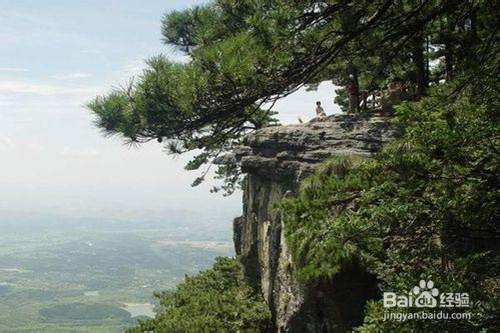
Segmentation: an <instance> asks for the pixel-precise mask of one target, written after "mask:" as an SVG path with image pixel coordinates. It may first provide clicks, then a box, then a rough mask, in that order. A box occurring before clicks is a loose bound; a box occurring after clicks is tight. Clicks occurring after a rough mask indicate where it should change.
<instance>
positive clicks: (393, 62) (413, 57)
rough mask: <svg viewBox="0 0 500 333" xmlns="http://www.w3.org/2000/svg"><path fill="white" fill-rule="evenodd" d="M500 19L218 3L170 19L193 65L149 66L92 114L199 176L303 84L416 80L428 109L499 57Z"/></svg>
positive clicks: (172, 34) (357, 7) (445, 4)
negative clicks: (432, 87) (431, 99)
mask: <svg viewBox="0 0 500 333" xmlns="http://www.w3.org/2000/svg"><path fill="white" fill-rule="evenodd" d="M496 9H497V8H496V7H495V3H494V2H491V1H486V0H480V1H470V0H433V1H424V2H422V1H415V0H397V1H394V0H393V1H387V0H377V1H367V0H365V1H355V2H352V1H318V2H311V1H281V0H276V1H254V0H245V1H235V0H215V1H212V2H210V3H207V4H205V5H203V6H198V7H194V8H191V9H188V10H185V11H181V12H172V13H169V14H167V15H166V16H165V17H164V20H163V30H162V31H163V35H164V41H165V42H166V43H167V44H169V45H173V46H174V47H176V48H178V49H179V50H180V51H181V52H184V53H185V54H186V55H187V56H189V61H188V62H187V63H182V64H180V63H173V62H171V61H169V60H168V59H167V58H166V57H164V56H157V57H153V58H151V59H150V60H149V61H148V68H147V69H146V70H145V71H144V72H143V73H142V74H141V75H139V77H137V78H136V80H134V81H133V82H132V83H131V84H130V85H129V86H128V87H126V89H115V90H113V91H112V92H111V93H110V94H108V95H107V96H99V97H97V98H95V99H94V100H93V101H91V102H90V103H89V104H88V107H89V108H90V109H91V110H92V112H93V113H94V114H95V115H96V125H97V126H98V127H99V128H101V129H102V130H103V131H104V132H105V133H106V134H107V135H115V134H121V135H123V137H124V138H126V140H127V141H129V142H133V143H141V142H145V141H149V140H158V141H160V142H165V146H166V148H168V149H169V150H170V151H171V152H173V153H183V152H186V151H196V152H197V153H198V155H197V156H196V157H195V158H194V159H193V160H192V161H191V162H190V163H188V165H187V166H186V168H187V169H189V170H195V169H198V168H199V167H200V166H202V165H204V164H206V163H209V164H210V163H211V162H212V161H213V159H214V158H216V157H217V156H219V155H220V154H224V153H225V152H227V151H230V150H231V149H232V147H233V146H234V145H235V144H238V142H239V140H240V139H241V137H242V136H243V135H244V134H246V133H248V132H250V131H253V130H255V129H258V128H261V127H263V126H266V125H269V124H271V123H273V112H272V111H271V109H270V107H271V106H272V105H274V102H275V101H276V100H277V99H279V98H281V97H284V96H286V95H288V94H290V93H293V92H295V91H296V90H297V89H299V88H300V87H302V86H303V85H312V86H314V85H315V84H317V83H318V82H321V81H324V80H331V81H332V82H333V83H334V84H337V85H341V86H343V85H345V84H347V83H348V82H349V81H350V80H351V78H353V79H354V80H355V81H357V82H358V83H359V86H360V88H361V89H363V90H366V91H368V92H370V93H371V92H375V91H377V90H379V89H381V88H382V87H384V86H385V85H386V84H387V83H389V82H395V81H396V80H397V81H401V82H407V81H408V82H409V83H411V86H412V87H414V88H415V89H416V91H415V93H414V97H415V98H420V97H422V96H423V95H425V94H426V91H427V88H428V85H429V84H430V82H434V83H437V82H439V81H440V80H444V79H445V78H446V79H447V80H450V79H452V78H454V77H456V76H457V75H456V74H457V73H458V72H459V71H460V70H461V69H464V68H467V69H468V70H470V71H476V72H477V71H479V72H481V71H482V67H481V65H482V64H483V63H484V62H485V61H489V60H488V59H491V57H495V56H496V51H495V42H496V39H495V32H496V27H497V26H498V16H497V15H496V14H495V13H496V11H497V10H496ZM433 61H434V62H436V63H437V64H436V65H433V66H431V63H432V62H433ZM332 95H333V94H332ZM338 96H340V97H339V98H340V99H338V102H339V103H340V104H341V105H345V102H346V98H347V95H346V94H345V91H344V90H343V89H341V90H340V91H339V94H338ZM332 97H333V96H332ZM205 174H206V173H205V172H204V173H203V174H202V175H201V177H199V178H198V179H197V180H196V181H195V182H194V184H195V185H196V184H199V183H200V182H201V181H202V180H203V177H204V176H205ZM237 174H238V170H237V168H235V166H228V165H226V166H224V167H221V169H219V172H218V177H221V178H224V177H226V178H225V179H226V182H225V183H224V184H223V185H222V188H223V189H225V190H226V191H229V192H231V191H232V190H234V186H235V185H236V184H237V183H238V179H239V178H238V177H237Z"/></svg>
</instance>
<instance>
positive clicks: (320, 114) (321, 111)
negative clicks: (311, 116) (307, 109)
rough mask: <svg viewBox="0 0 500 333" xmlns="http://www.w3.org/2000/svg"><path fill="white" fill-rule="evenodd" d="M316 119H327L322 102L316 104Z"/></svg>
mask: <svg viewBox="0 0 500 333" xmlns="http://www.w3.org/2000/svg"><path fill="white" fill-rule="evenodd" d="M316 117H320V118H323V117H326V113H325V110H324V109H323V107H322V106H321V102H320V101H317V102H316Z"/></svg>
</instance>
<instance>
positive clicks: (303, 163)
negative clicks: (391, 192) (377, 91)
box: [233, 115, 395, 332]
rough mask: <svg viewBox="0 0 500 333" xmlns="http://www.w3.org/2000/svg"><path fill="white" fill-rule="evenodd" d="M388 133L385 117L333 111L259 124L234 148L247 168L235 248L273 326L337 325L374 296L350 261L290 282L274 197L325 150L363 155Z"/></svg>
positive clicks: (348, 321)
mask: <svg viewBox="0 0 500 333" xmlns="http://www.w3.org/2000/svg"><path fill="white" fill-rule="evenodd" d="M394 134H395V128H394V126H392V125H390V124H389V122H388V119H387V118H386V117H382V116H378V117H377V116H372V117H362V116H349V115H336V116H330V117H326V118H323V119H315V120H312V121H311V122H308V123H304V124H297V125H288V126H276V127H268V128H264V129H262V130H260V131H257V132H255V133H254V134H252V135H251V136H249V137H247V138H246V139H245V141H244V145H243V146H242V147H240V148H239V149H238V150H237V151H236V152H235V155H234V156H233V158H235V159H236V160H237V161H238V163H240V165H241V168H242V170H243V172H244V173H246V174H247V178H246V183H245V187H244V197H243V216H241V217H239V218H237V219H235V221H234V241H235V248H236V252H237V254H238V255H240V256H241V260H242V262H243V266H244V270H245V274H246V276H247V277H248V278H249V279H250V280H251V281H253V283H254V284H255V286H256V287H257V288H260V290H261V291H262V294H263V296H264V298H265V300H266V301H267V302H268V304H269V306H270V308H271V312H272V314H273V322H274V325H275V327H274V329H273V331H279V332H344V331H346V330H348V329H349V328H350V327H352V326H353V325H355V324H357V323H358V322H359V321H360V320H361V318H362V317H361V316H362V310H363V306H364V303H365V302H366V299H367V298H371V297H374V296H376V295H375V293H376V289H375V280H374V278H373V277H372V276H370V275H369V274H367V273H365V272H363V270H362V269H361V268H360V267H357V266H356V265H353V267H351V268H349V269H346V270H345V271H344V272H341V273H339V274H338V275H337V276H336V277H334V278H333V279H331V280H328V281H319V282H317V283H316V284H314V285H301V284H299V283H298V282H296V281H295V279H294V275H293V272H294V263H293V260H292V258H291V256H290V254H289V252H288V251H287V247H286V242H285V239H284V233H283V228H282V223H281V216H280V209H279V207H278V204H279V202H280V201H281V199H282V198H283V197H284V196H286V195H293V194H294V193H296V192H297V190H298V186H299V182H300V180H301V179H303V178H304V177H306V176H307V175H309V174H311V173H312V172H313V171H314V170H315V167H316V166H317V164H318V163H319V162H321V161H323V160H324V159H325V158H328V157H331V156H334V155H339V154H358V155H367V156H370V155H372V154H373V153H375V152H376V151H377V150H378V149H379V148H380V146H381V145H382V144H383V143H384V142H386V141H387V140H389V139H390V138H391V137H392V136H393V135H394Z"/></svg>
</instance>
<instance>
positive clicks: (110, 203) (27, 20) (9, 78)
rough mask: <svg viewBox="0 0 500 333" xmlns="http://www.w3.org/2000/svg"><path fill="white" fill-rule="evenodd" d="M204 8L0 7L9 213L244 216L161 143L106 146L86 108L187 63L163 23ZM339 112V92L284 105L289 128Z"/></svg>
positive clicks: (0, 117) (2, 138)
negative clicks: (150, 73) (156, 63)
mask: <svg viewBox="0 0 500 333" xmlns="http://www.w3.org/2000/svg"><path fill="white" fill-rule="evenodd" d="M203 2H204V1H194V0H193V1H170V2H164V1H157V0H154V1H148V2H147V4H144V2H142V1H136V0H127V1H106V2H101V1H97V0H81V1H72V2H67V1H59V0H56V1H50V2H43V3H42V2H40V1H34V0H26V1H15V2H12V1H5V0H0V6H1V7H2V12H1V13H0V154H1V155H0V156H2V157H1V163H0V172H1V174H2V177H0V210H2V211H14V212H26V211H27V212H32V213H33V212H34V213H51V212H52V213H54V212H56V213H58V214H65V215H68V216H86V215H92V216H107V214H111V215H113V214H114V213H116V212H117V211H118V212H125V211H126V212H131V213H132V212H134V213H140V212H143V211H156V212H157V211H162V210H165V209H185V210H193V211H200V210H204V209H207V210H213V211H217V210H224V211H228V212H233V211H234V213H235V215H236V214H237V213H238V212H239V211H240V210H241V208H240V206H241V195H240V193H235V194H234V195H233V196H231V197H229V198H227V197H222V196H221V195H220V194H211V193H209V189H210V188H211V187H212V186H213V185H214V183H213V182H212V181H211V180H209V181H207V183H206V184H204V185H202V186H200V187H197V188H192V187H190V184H191V182H192V181H193V180H194V179H195V178H196V177H197V175H198V174H197V173H196V172H187V171H185V170H184V169H183V167H184V165H185V163H186V161H187V157H186V156H180V157H175V158H172V157H170V156H167V154H165V153H164V152H163V151H162V146H161V145H160V144H158V143H156V142H151V143H148V144H145V145H142V146H140V147H138V148H134V147H127V146H125V145H123V142H122V141H121V140H120V138H117V137H114V138H104V137H103V136H102V135H101V133H100V132H99V131H98V130H97V129H96V128H95V127H94V126H93V125H92V117H91V115H90V113H89V112H88V110H86V109H85V107H84V105H85V103H86V102H88V101H89V100H90V99H91V98H92V97H94V96H96V95H100V94H104V93H106V92H107V91H109V89H110V88H111V87H116V86H119V85H121V84H124V83H125V82H127V80H128V79H129V78H130V77H131V76H133V75H136V74H138V73H140V71H141V69H142V68H143V67H144V59H147V58H148V57H150V56H154V55H156V54H159V53H164V54H167V55H168V56H169V57H171V58H173V59H180V57H181V54H179V53H177V52H174V50H173V49H172V48H171V47H168V46H166V45H164V44H162V42H161V33H160V23H161V22H160V20H161V17H162V15H163V14H164V13H165V12H168V11H171V10H175V9H182V8H185V7H188V6H190V5H195V4H201V3H203ZM316 100H322V101H323V105H324V106H325V109H326V111H327V112H328V113H332V112H334V111H336V110H338V109H337V108H336V106H334V104H333V89H332V86H331V85H329V84H324V85H322V86H321V87H320V89H319V91H318V92H311V93H305V92H304V91H302V92H299V93H297V94H295V95H292V96H290V97H288V98H287V99H286V100H284V101H280V102H279V103H278V104H277V105H276V110H277V111H280V119H281V120H282V121H283V122H285V123H290V122H297V118H298V117H299V116H300V117H302V118H305V119H307V118H308V117H310V116H311V115H312V114H313V112H314V102H315V101H316Z"/></svg>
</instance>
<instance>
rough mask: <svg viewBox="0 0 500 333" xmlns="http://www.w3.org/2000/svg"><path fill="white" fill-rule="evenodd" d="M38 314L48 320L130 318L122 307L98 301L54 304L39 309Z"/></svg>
mask: <svg viewBox="0 0 500 333" xmlns="http://www.w3.org/2000/svg"><path fill="white" fill-rule="evenodd" d="M40 315H41V316H43V317H44V319H45V320H48V321H61V320H62V321H71V320H104V319H116V318H119V319H122V320H129V319H130V313H128V312H127V311H125V310H124V309H121V308H118V307H116V306H112V305H107V304H99V303H96V304H85V303H71V304H64V305H55V306H53V307H50V308H45V309H41V310H40Z"/></svg>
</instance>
